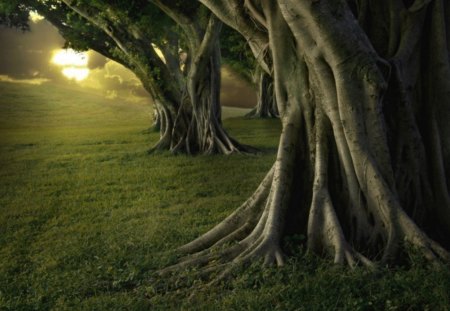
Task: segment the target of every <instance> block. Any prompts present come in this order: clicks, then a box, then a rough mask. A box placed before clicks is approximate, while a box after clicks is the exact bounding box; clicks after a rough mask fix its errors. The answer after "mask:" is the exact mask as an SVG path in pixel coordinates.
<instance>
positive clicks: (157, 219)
mask: <svg viewBox="0 0 450 311" xmlns="http://www.w3.org/2000/svg"><path fill="white" fill-rule="evenodd" d="M0 95H1V96H0V310H337V309H338V310H448V309H450V294H449V293H450V272H449V270H448V269H447V268H437V267H433V268H432V267H427V266H425V265H424V264H423V263H422V262H421V260H420V259H414V258H413V260H412V262H413V265H412V266H411V267H408V269H406V268H397V269H390V270H383V269H382V270H380V271H377V272H376V273H374V272H368V271H366V270H364V269H359V268H358V269H355V270H353V271H350V270H347V269H343V270H341V269H337V268H336V267H330V265H329V262H328V261H322V260H319V259H317V258H311V257H308V256H305V255H304V254H303V252H302V250H301V249H297V250H295V252H296V254H297V255H296V256H293V257H292V258H291V259H290V260H289V264H288V265H287V266H286V267H284V268H282V269H265V270H261V269H259V268H258V265H255V266H252V267H250V268H248V269H247V270H246V271H243V272H242V273H241V274H240V275H239V276H236V278H234V279H232V280H230V281H229V282H228V283H226V284H223V285H221V286H218V287H214V288H210V289H208V290H206V291H205V292H199V293H198V294H197V295H196V297H195V298H194V299H193V300H188V299H186V297H187V296H189V295H190V294H191V293H192V291H193V290H197V286H195V287H192V288H189V287H188V288H182V289H180V290H171V291H167V290H166V289H167V288H173V287H174V284H173V283H172V282H171V281H170V280H166V279H155V278H154V277H153V276H152V272H153V271H154V270H155V269H157V268H159V267H162V266H164V265H165V264H167V262H168V261H170V260H171V258H170V256H168V255H167V251H169V250H171V249H173V248H175V247H176V246H179V245H180V244H183V243H185V242H188V241H189V240H191V239H193V238H194V237H196V236H198V235H199V234H200V233H202V232H204V231H205V230H207V229H208V228H210V227H211V226H212V225H213V224H215V223H216V222H218V221H219V220H221V219H223V218H224V217H225V216H226V215H228V214H229V213H230V211H232V210H233V209H234V208H236V207H237V206H238V205H239V204H240V203H241V202H242V201H243V200H244V199H245V198H246V197H247V196H248V195H249V194H250V193H251V192H252V190H254V189H255V187H256V186H257V185H258V183H259V181H260V180H261V179H262V177H263V176H264V175H265V173H266V171H267V170H268V169H269V167H270V166H271V164H272V162H273V160H274V158H275V150H276V145H277V140H278V135H279V130H280V128H279V123H278V121H277V120H244V119H242V118H230V119H227V120H225V121H224V124H225V127H226V128H227V129H228V130H229V132H230V133H231V134H232V135H233V136H234V137H236V138H238V139H239V140H240V141H241V142H243V143H247V144H251V145H253V146H256V147H259V148H260V149H261V150H263V151H264V154H262V155H259V156H242V155H233V156H230V157H224V156H208V157H205V156H198V157H186V156H172V155H170V154H158V155H152V156H149V155H147V154H146V150H147V149H149V147H151V145H152V144H154V143H155V142H156V141H157V139H158V134H157V133H154V132H149V131H148V128H149V125H150V124H151V120H150V112H151V110H150V107H149V106H148V105H147V104H145V103H127V102H125V101H119V100H114V101H111V100H106V99H104V98H102V97H100V96H98V95H96V94H92V93H87V92H79V91H78V92H75V91H74V90H73V89H71V88H64V87H56V86H49V85H42V86H31V85H19V84H8V83H0ZM240 113H241V112H240V111H236V110H228V111H225V112H224V114H225V116H237V115H238V114H240ZM288 242H289V241H287V243H288ZM187 276H188V278H189V274H187ZM191 281H192V282H194V283H196V282H195V280H191ZM196 284H198V283H196Z"/></svg>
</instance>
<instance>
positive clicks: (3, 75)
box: [0, 16, 256, 108]
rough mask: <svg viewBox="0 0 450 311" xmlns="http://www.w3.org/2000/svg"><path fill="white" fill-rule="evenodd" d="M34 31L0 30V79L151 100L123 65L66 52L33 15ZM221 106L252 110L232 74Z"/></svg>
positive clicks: (226, 76)
mask: <svg viewBox="0 0 450 311" xmlns="http://www.w3.org/2000/svg"><path fill="white" fill-rule="evenodd" d="M30 26H31V31H27V32H22V31H20V30H16V29H10V28H4V27H1V26H0V81H8V82H13V83H31V84H43V83H53V84H63V85H72V86H73V87H75V88H76V87H82V88H87V89H91V90H92V91H95V92H99V93H101V94H103V95H104V96H106V97H108V98H118V97H124V98H127V100H135V101H143V100H147V101H149V96H148V94H147V92H146V91H145V90H144V89H143V87H142V86H141V84H140V82H139V80H138V79H137V78H136V77H135V75H134V74H133V73H132V72H131V71H129V70H128V69H126V68H124V67H123V66H122V65H120V64H118V63H116V62H114V61H111V60H109V59H107V58H105V57H103V56H102V55H100V54H98V53H96V52H94V51H88V52H84V53H77V52H75V51H71V50H63V49H62V47H63V45H64V39H63V38H62V37H61V36H60V35H59V33H58V31H57V30H56V28H54V27H53V26H52V25H51V24H50V23H48V22H47V21H45V20H42V19H40V18H39V17H38V16H32V22H31V23H30ZM221 100H222V104H223V105H226V106H237V107H246V108H251V107H253V106H254V105H255V103H256V97H255V94H254V91H253V90H252V88H251V87H250V86H249V85H248V83H246V82H245V81H244V80H242V79H241V78H239V77H238V76H237V75H236V74H234V73H233V72H231V71H230V70H228V69H226V68H224V69H223V70H222V95H221Z"/></svg>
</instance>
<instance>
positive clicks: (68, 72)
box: [62, 67, 89, 81]
mask: <svg viewBox="0 0 450 311" xmlns="http://www.w3.org/2000/svg"><path fill="white" fill-rule="evenodd" d="M62 73H63V75H64V76H66V78H69V79H73V80H76V81H83V80H84V79H86V78H87V77H88V76H89V69H88V68H77V67H66V68H64V69H63V70H62Z"/></svg>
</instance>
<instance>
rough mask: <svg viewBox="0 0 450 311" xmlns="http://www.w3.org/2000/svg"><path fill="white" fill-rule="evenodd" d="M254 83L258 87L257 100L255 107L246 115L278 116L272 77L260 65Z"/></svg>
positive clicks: (250, 116) (257, 116)
mask: <svg viewBox="0 0 450 311" xmlns="http://www.w3.org/2000/svg"><path fill="white" fill-rule="evenodd" d="M253 84H254V85H255V86H256V88H257V92H256V95H257V102H256V106H255V108H253V109H252V111H250V112H249V113H248V114H247V115H246V117H248V118H278V117H279V115H278V107H277V101H276V98H275V92H274V87H273V79H272V77H271V76H270V75H269V74H268V73H266V72H265V71H264V70H262V69H261V67H259V66H258V68H257V69H256V70H255V72H254V75H253Z"/></svg>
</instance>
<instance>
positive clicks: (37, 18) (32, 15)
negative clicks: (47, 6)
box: [30, 11, 44, 24]
mask: <svg viewBox="0 0 450 311" xmlns="http://www.w3.org/2000/svg"><path fill="white" fill-rule="evenodd" d="M43 19H44V16H41V15H39V13H38V12H36V11H30V20H31V21H32V22H33V23H35V24H37V23H39V22H40V21H41V20H43Z"/></svg>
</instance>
